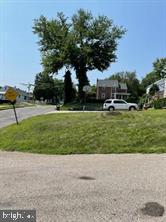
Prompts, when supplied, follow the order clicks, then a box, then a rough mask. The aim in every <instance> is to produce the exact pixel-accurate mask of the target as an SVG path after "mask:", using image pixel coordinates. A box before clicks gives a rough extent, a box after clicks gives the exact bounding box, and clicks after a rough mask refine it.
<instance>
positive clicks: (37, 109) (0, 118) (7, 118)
mask: <svg viewBox="0 0 166 222" xmlns="http://www.w3.org/2000/svg"><path fill="white" fill-rule="evenodd" d="M54 109H55V106H40V105H36V106H31V107H25V108H17V109H16V112H17V116H18V120H19V121H21V120H23V119H26V118H28V117H31V116H36V115H40V114H44V113H48V112H51V111H53V110H54ZM15 122H16V120H15V116H14V112H13V109H8V110H2V111H0V128H1V127H4V126H7V125H10V124H12V123H15Z"/></svg>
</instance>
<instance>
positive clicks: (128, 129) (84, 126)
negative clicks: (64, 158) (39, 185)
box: [0, 110, 166, 154]
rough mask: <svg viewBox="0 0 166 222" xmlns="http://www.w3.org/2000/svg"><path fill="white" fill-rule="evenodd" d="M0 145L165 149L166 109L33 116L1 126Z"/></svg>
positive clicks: (62, 150) (56, 149)
mask: <svg viewBox="0 0 166 222" xmlns="http://www.w3.org/2000/svg"><path fill="white" fill-rule="evenodd" d="M0 149H2V150H12V151H14V150H17V151H28V152H37V153H49V154H71V153H124V152H129V153H130V152H144V153H151V152H166V111H165V110H159V111H145V112H124V113H122V114H119V115H111V114H109V113H108V114H103V113H71V114H60V113H59V114H49V115H43V116H37V117H33V118H30V119H27V120H24V121H22V122H21V123H20V125H19V126H16V125H12V126H9V127H5V128H3V129H1V130H0Z"/></svg>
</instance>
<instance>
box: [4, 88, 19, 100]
mask: <svg viewBox="0 0 166 222" xmlns="http://www.w3.org/2000/svg"><path fill="white" fill-rule="evenodd" d="M17 96H18V93H17V91H16V90H14V89H13V88H12V87H9V88H8V89H7V91H6V93H5V98H6V99H7V100H10V101H15V100H16V98H17Z"/></svg>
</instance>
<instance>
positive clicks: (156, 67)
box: [142, 58, 166, 88]
mask: <svg viewBox="0 0 166 222" xmlns="http://www.w3.org/2000/svg"><path fill="white" fill-rule="evenodd" d="M165 77H166V58H160V59H156V61H155V62H154V63H153V70H152V71H151V72H150V73H148V74H147V75H146V76H145V78H143V79H142V86H143V87H144V88H146V87H147V86H148V85H151V84H153V83H154V82H156V81H157V80H159V79H162V78H165Z"/></svg>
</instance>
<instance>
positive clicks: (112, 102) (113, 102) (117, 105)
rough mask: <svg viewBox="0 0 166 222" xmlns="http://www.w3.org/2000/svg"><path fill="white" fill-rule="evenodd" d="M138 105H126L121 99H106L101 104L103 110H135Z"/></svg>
mask: <svg viewBox="0 0 166 222" xmlns="http://www.w3.org/2000/svg"><path fill="white" fill-rule="evenodd" d="M137 109H138V105H137V104H136V103H127V102H126V101H124V100H123V99H107V100H106V101H105V102H104V104H103V110H109V111H114V110H130V111H133V110H137Z"/></svg>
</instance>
